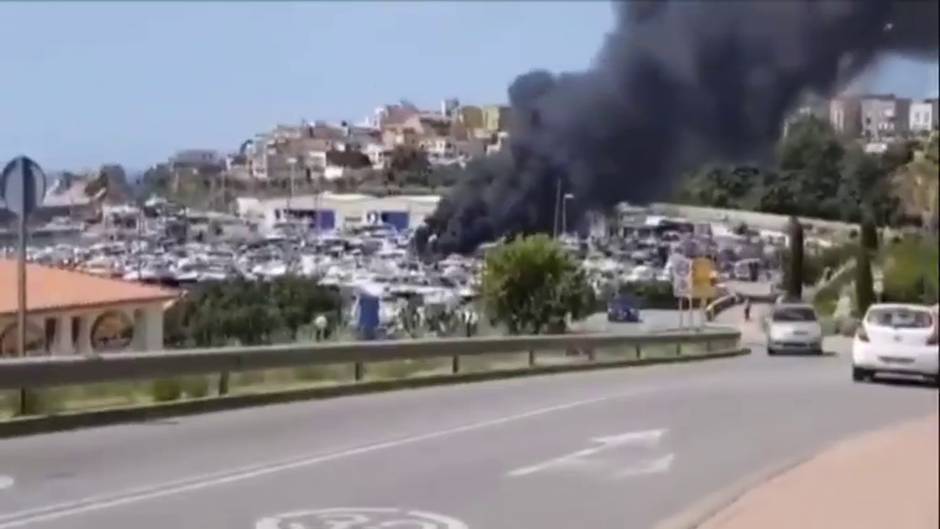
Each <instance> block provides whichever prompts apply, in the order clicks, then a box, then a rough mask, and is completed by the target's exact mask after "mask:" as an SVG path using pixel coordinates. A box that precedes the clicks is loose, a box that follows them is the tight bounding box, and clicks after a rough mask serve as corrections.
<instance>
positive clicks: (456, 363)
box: [450, 355, 460, 375]
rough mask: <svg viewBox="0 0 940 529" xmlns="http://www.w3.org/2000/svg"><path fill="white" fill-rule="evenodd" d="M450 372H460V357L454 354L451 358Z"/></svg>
mask: <svg viewBox="0 0 940 529" xmlns="http://www.w3.org/2000/svg"><path fill="white" fill-rule="evenodd" d="M450 372H451V373H453V374H455V375H456V374H458V373H460V357H459V356H457V355H454V357H453V358H452V359H451V363H450Z"/></svg>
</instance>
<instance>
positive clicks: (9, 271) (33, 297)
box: [0, 259, 178, 315]
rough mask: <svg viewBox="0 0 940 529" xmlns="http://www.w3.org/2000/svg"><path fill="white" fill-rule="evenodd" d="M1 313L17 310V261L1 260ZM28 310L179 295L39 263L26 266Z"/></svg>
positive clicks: (86, 306)
mask: <svg viewBox="0 0 940 529" xmlns="http://www.w3.org/2000/svg"><path fill="white" fill-rule="evenodd" d="M0 285H2V286H0V315H8V314H13V313H15V312H16V311H17V299H16V261H14V260H12V259H0ZM26 292H27V293H28V296H27V301H26V303H27V310H29V311H38V312H44V311H57V310H67V309H80V308H90V307H101V306H109V305H119V304H124V303H140V302H144V303H146V302H152V301H168V300H171V299H173V298H175V297H177V295H178V294H177V292H176V291H174V290H170V289H165V288H158V287H152V286H149V285H143V284H140V283H132V282H129V281H123V280H120V279H110V278H105V277H98V276H94V275H91V274H86V273H84V272H75V271H71V270H62V269H59V268H52V267H48V266H42V265H38V264H33V263H28V264H27V266H26Z"/></svg>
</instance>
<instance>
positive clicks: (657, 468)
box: [616, 454, 676, 478]
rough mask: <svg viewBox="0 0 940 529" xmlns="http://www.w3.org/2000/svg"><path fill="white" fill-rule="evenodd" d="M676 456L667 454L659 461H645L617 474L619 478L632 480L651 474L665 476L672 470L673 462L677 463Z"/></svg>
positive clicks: (658, 459)
mask: <svg viewBox="0 0 940 529" xmlns="http://www.w3.org/2000/svg"><path fill="white" fill-rule="evenodd" d="M675 459H676V455H675V454H666V455H664V456H663V457H660V458H657V459H651V460H649V461H643V462H642V463H638V464H635V465H631V466H628V467H627V468H624V469H621V470H620V471H619V472H617V475H616V477H617V478H631V477H635V476H648V475H650V474H665V473H666V472H669V470H670V469H671V468H672V462H673V461H675Z"/></svg>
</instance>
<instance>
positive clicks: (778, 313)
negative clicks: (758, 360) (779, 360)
mask: <svg viewBox="0 0 940 529" xmlns="http://www.w3.org/2000/svg"><path fill="white" fill-rule="evenodd" d="M765 328H766V330H767V354H768V355H775V354H777V353H782V352H789V353H816V354H822V352H823V348H822V327H821V326H820V325H819V318H817V317H816V310H815V309H814V308H813V306H812V305H808V304H805V303H778V304H776V305H774V307H773V309H772V310H771V312H770V315H769V316H768V317H767V321H766V325H765Z"/></svg>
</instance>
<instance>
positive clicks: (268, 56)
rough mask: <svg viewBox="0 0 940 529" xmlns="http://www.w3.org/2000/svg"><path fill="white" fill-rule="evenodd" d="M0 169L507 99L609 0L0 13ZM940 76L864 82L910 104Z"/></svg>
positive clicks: (582, 60) (116, 157)
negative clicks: (387, 111)
mask: <svg viewBox="0 0 940 529" xmlns="http://www.w3.org/2000/svg"><path fill="white" fill-rule="evenodd" d="M0 20H2V21H3V24H2V28H3V29H2V31H0V50H2V52H0V160H5V159H7V158H10V157H12V156H14V155H16V154H19V153H26V154H29V155H31V156H33V157H34V158H35V159H36V160H37V161H39V162H40V163H41V164H42V165H44V166H45V167H46V168H48V169H65V168H70V169H79V168H82V167H92V166H97V165H99V164H101V163H106V162H118V163H123V164H125V165H126V166H129V167H133V168H143V167H146V166H147V165H150V164H152V163H154V162H157V161H160V160H163V159H166V157H167V156H169V155H170V154H172V153H173V152H174V151H175V150H177V149H181V148H187V147H194V148H199V147H204V148H216V149H223V150H230V149H234V148H236V147H237V145H238V144H239V142H240V141H241V140H243V139H244V138H246V137H249V136H251V135H252V134H254V133H255V132H260V131H262V130H266V129H268V128H270V127H271V126H273V125H274V124H276V123H279V122H280V123H295V122H298V121H299V120H300V119H302V118H306V119H327V120H339V119H352V120H359V119H361V118H362V117H364V116H365V115H367V114H368V113H370V112H371V110H372V109H373V108H375V107H376V106H378V105H380V104H382V103H385V102H394V101H396V100H397V99H399V98H402V97H404V98H408V99H410V100H411V101H413V102H415V103H417V104H419V105H421V106H427V107H435V106H437V105H438V103H439V101H440V100H441V99H442V98H444V97H448V96H455V97H459V98H460V99H461V100H462V101H465V102H471V103H489V102H501V101H504V100H505V97H506V96H505V90H506V86H507V84H508V83H509V82H510V81H511V80H512V79H513V78H514V77H515V76H516V75H517V74H519V73H522V72H524V71H526V70H529V69H532V68H534V67H543V68H548V69H551V70H556V71H557V70H577V69H582V68H584V67H585V66H587V65H588V64H589V62H590V61H591V59H592V57H593V56H594V53H595V52H596V50H597V49H598V47H599V45H600V43H601V40H602V38H603V35H604V33H605V32H606V31H607V30H608V29H609V28H610V27H611V25H612V15H611V8H610V6H609V4H608V3H606V2H572V3H565V2H547V3H536V2H515V3H514V2H440V1H434V2H432V1H424V2H410V3H393V2H388V1H386V2H377V3H367V2H336V3H331V2H308V3H301V2H293V3H228V2H213V3H200V4H193V3H188V2H164V3H151V4H144V3H130V2H128V3H118V2H102V3H78V2H68V3H55V4H28V3H0ZM935 76H936V65H935V64H934V65H925V64H922V63H916V62H912V61H907V60H893V61H887V63H886V65H885V66H884V67H883V68H880V69H879V72H877V73H875V74H873V75H869V76H867V77H866V78H865V79H864V84H866V85H870V86H871V87H872V88H875V89H879V90H883V91H894V92H898V93H902V94H906V95H911V96H915V97H922V96H924V95H927V93H928V92H929V91H931V90H935V89H936V84H937V82H936V77H935Z"/></svg>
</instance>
